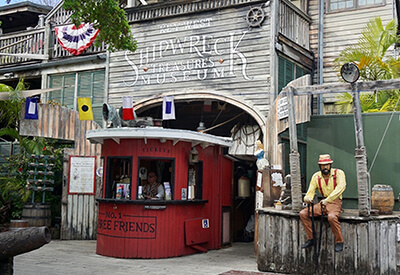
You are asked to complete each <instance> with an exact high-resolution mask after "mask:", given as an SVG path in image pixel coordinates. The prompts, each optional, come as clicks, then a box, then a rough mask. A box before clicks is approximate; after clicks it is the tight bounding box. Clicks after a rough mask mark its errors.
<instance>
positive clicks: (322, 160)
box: [318, 154, 333, 164]
mask: <svg viewBox="0 0 400 275" xmlns="http://www.w3.org/2000/svg"><path fill="white" fill-rule="evenodd" d="M330 163H333V160H332V159H331V156H330V155H328V154H324V155H319V160H318V164H330Z"/></svg>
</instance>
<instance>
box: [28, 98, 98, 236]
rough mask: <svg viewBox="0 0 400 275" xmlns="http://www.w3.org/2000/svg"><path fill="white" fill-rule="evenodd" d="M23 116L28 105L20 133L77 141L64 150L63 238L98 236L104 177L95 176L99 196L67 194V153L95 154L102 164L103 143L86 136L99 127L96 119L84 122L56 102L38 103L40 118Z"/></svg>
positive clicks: (75, 154)
mask: <svg viewBox="0 0 400 275" xmlns="http://www.w3.org/2000/svg"><path fill="white" fill-rule="evenodd" d="M24 116H25V105H23V106H22V114H21V120H20V123H21V125H20V134H21V135H23V136H38V137H45V138H52V139H60V140H70V141H74V148H68V149H65V150H64V167H63V170H64V171H63V191H62V201H61V202H62V204H61V239H78V240H79V239H96V234H97V206H96V203H95V196H98V197H100V195H101V187H102V186H101V180H100V178H99V177H96V195H86V194H82V195H70V194H68V176H69V164H68V161H69V157H68V156H69V155H73V156H96V157H97V158H96V167H100V165H101V159H100V157H101V145H100V144H91V143H90V141H89V140H87V139H86V131H88V130H93V129H99V128H100V126H99V125H98V124H97V123H96V122H94V121H81V120H79V114H78V113H77V112H75V111H73V110H71V109H68V108H66V107H62V106H57V105H49V104H38V120H31V119H30V120H26V119H24Z"/></svg>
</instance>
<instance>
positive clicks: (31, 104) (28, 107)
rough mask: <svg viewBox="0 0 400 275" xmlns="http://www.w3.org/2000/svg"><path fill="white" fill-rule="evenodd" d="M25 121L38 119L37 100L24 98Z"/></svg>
mask: <svg viewBox="0 0 400 275" xmlns="http://www.w3.org/2000/svg"><path fill="white" fill-rule="evenodd" d="M25 119H38V108H37V98H35V97H33V98H30V97H27V98H26V104H25Z"/></svg>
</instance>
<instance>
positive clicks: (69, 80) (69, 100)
mask: <svg viewBox="0 0 400 275" xmlns="http://www.w3.org/2000/svg"><path fill="white" fill-rule="evenodd" d="M104 77H105V74H104V70H99V71H88V72H78V73H72V74H65V75H52V76H50V77H49V87H50V88H52V87H63V88H62V89H61V90H59V91H53V92H51V93H50V94H49V100H52V101H55V102H58V103H61V104H62V105H65V106H67V107H68V108H71V109H74V110H77V108H78V107H77V106H74V102H76V101H75V97H90V99H91V103H92V110H93V117H94V120H95V121H96V122H97V123H99V124H102V122H103V120H102V115H103V114H102V106H103V100H104ZM76 78H78V79H77V80H78V82H77V83H78V86H77V87H75V83H76Z"/></svg>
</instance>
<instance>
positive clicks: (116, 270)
mask: <svg viewBox="0 0 400 275" xmlns="http://www.w3.org/2000/svg"><path fill="white" fill-rule="evenodd" d="M95 251H96V241H59V240H53V241H51V242H50V243H49V244H47V245H45V246H43V247H41V248H39V249H37V250H34V251H31V252H28V253H25V254H22V255H19V256H16V257H14V274H15V275H36V274H40V275H42V274H45V275H52V274H62V275H68V274H74V275H80V274H85V275H86V274H96V275H101V274H112V275H114V274H124V275H126V274H169V275H184V274H185V275H186V274H224V275H239V274H240V275H250V274H252V275H253V274H254V275H255V274H263V275H265V274H270V273H265V272H259V271H258V270H257V258H256V256H255V255H254V246H253V243H234V244H233V246H232V247H229V248H225V249H220V250H211V251H208V252H207V253H200V254H195V255H190V256H184V257H176V258H170V259H157V260H142V259H141V260H138V259H117V258H111V257H104V256H100V255H97V254H96V253H95Z"/></svg>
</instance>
